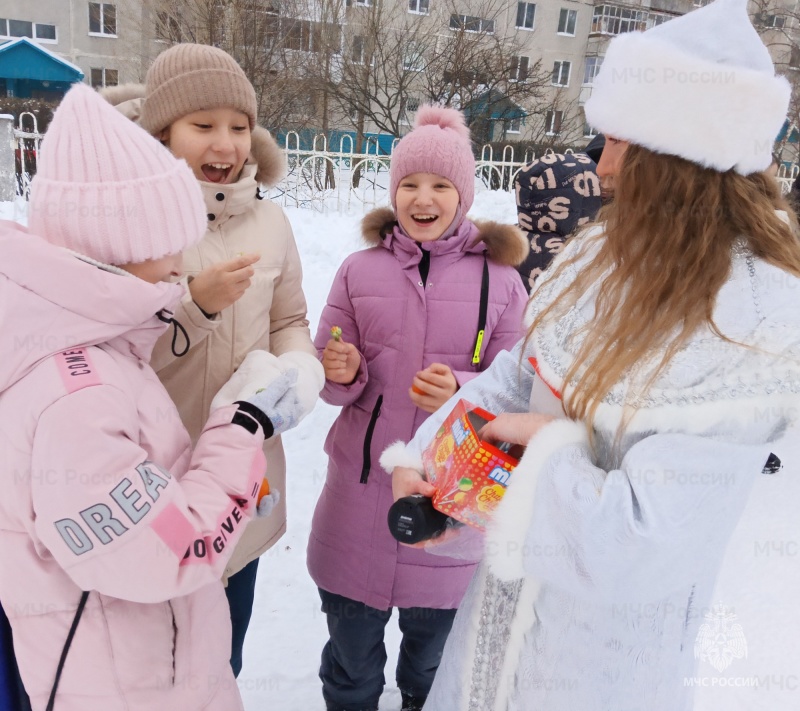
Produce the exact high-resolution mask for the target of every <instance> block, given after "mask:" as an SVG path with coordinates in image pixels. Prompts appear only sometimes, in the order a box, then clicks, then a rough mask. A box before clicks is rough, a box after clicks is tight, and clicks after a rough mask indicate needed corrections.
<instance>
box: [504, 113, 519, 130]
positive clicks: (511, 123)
mask: <svg viewBox="0 0 800 711" xmlns="http://www.w3.org/2000/svg"><path fill="white" fill-rule="evenodd" d="M521 127H522V118H521V117H519V116H518V117H517V118H512V119H509V120H508V121H506V133H519V132H520V130H521Z"/></svg>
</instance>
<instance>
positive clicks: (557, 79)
mask: <svg viewBox="0 0 800 711" xmlns="http://www.w3.org/2000/svg"><path fill="white" fill-rule="evenodd" d="M571 69H572V63H571V62H554V63H553V77H552V80H551V84H552V85H553V86H569V74H570V70H571Z"/></svg>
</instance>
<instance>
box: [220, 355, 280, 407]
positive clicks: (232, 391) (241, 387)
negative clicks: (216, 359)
mask: <svg viewBox="0 0 800 711" xmlns="http://www.w3.org/2000/svg"><path fill="white" fill-rule="evenodd" d="M284 370H285V368H283V367H282V366H281V363H280V362H279V361H278V359H277V357H275V356H274V355H272V353H268V352H267V351H261V350H256V351H250V352H249V353H248V354H247V356H246V357H245V359H244V360H243V361H242V364H241V365H240V366H239V367H238V368H237V369H236V372H235V373H234V374H233V375H232V376H231V377H230V379H229V380H228V382H227V383H225V385H223V386H222V387H221V388H220V391H219V392H218V393H217V394H216V396H215V397H214V399H213V400H212V401H211V411H212V412H213V411H214V410H216V409H218V408H220V407H225V406H226V405H230V404H232V403H234V402H236V401H237V400H246V399H247V398H249V397H251V396H252V395H254V394H255V393H256V391H257V390H259V389H261V388H266V387H267V386H268V385H269V384H270V383H271V382H272V381H273V380H275V379H276V378H278V377H280V375H281V373H283V372H284Z"/></svg>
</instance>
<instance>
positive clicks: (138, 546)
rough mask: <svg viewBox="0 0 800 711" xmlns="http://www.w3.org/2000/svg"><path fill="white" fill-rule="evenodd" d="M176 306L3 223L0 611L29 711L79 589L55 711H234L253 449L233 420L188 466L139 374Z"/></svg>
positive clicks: (251, 429) (168, 406)
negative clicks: (240, 561)
mask: <svg viewBox="0 0 800 711" xmlns="http://www.w3.org/2000/svg"><path fill="white" fill-rule="evenodd" d="M182 292H183V289H182V287H180V286H178V285H174V284H158V285H152V284H149V283H147V282H144V281H142V280H140V279H137V278H135V277H131V276H127V275H121V274H117V273H112V272H110V271H107V270H103V269H100V268H98V267H96V266H92V265H90V264H87V263H85V262H84V261H82V260H79V259H78V258H77V257H76V256H73V255H72V254H70V253H69V252H67V251H66V250H62V249H60V248H56V247H53V246H51V245H50V244H48V243H46V242H45V241H44V240H42V239H40V238H39V237H37V236H35V235H31V234H29V233H27V232H26V230H25V229H24V228H22V227H20V226H18V225H15V224H13V223H9V222H0V333H1V334H2V336H1V337H0V338H2V358H0V602H2V605H3V608H4V609H5V611H6V614H7V615H8V617H9V619H10V621H11V625H12V628H13V634H14V644H15V650H16V655H17V658H18V661H19V665H20V670H21V674H22V678H23V682H24V684H25V687H26V688H27V691H28V693H29V694H30V696H31V700H32V703H33V708H34V710H35V711H39V710H41V709H44V708H45V705H46V703H47V698H48V696H49V693H50V689H51V687H52V684H53V679H54V676H55V673H56V667H57V664H58V659H59V657H60V654H61V650H62V648H63V646H64V642H65V640H66V637H67V633H68V630H69V627H70V624H71V623H72V620H73V618H74V616H75V611H76V608H77V605H78V601H79V599H80V597H81V591H82V590H88V591H90V593H89V597H88V602H87V605H86V609H85V610H84V613H83V615H82V617H81V619H80V622H79V624H78V628H77V633H76V635H75V638H74V641H73V643H72V646H71V648H70V650H69V655H68V657H67V661H66V665H65V667H64V671H63V675H62V678H61V682H60V686H59V691H58V696H57V698H56V703H55V708H56V710H57V711H95V710H96V711H123V710H124V711H157V710H158V711H162V710H163V711H184V710H185V711H199V710H200V709H206V710H208V711H211V710H213V711H217V710H219V711H231V710H232V709H233V710H235V709H241V708H242V704H241V699H240V696H239V692H238V689H237V687H236V683H235V680H234V678H233V675H232V672H231V669H230V665H229V662H228V658H229V656H230V622H229V612H228V605H227V603H226V600H225V595H224V591H223V587H222V584H221V582H220V576H221V575H222V571H223V569H224V568H225V565H226V562H227V560H228V558H229V556H230V554H231V552H232V551H233V548H234V546H235V544H236V542H237V540H238V539H239V537H240V535H241V533H242V531H243V530H244V527H245V524H246V523H247V521H248V520H249V519H250V517H251V514H252V511H253V508H254V507H253V500H254V497H255V494H256V492H257V489H258V485H259V483H260V480H261V478H262V477H263V475H264V466H265V460H264V455H263V453H262V444H263V441H264V439H263V434H262V431H261V429H260V427H258V426H257V425H255V420H252V419H250V418H248V416H247V415H245V414H244V413H238V412H237V408H236V407H235V406H230V407H227V408H223V409H220V410H217V411H216V412H214V413H213V415H212V416H211V418H210V419H209V422H208V424H207V425H206V426H205V429H204V431H203V434H202V435H201V436H200V438H199V441H198V442H197V446H196V448H195V450H194V452H192V451H191V448H190V442H189V437H188V435H187V433H186V431H185V430H184V428H183V426H182V425H181V421H180V417H179V416H178V413H177V411H176V409H175V406H174V405H173V404H172V401H171V400H170V398H169V396H168V395H167V393H166V391H165V390H164V388H163V386H162V385H161V383H160V382H159V380H158V378H157V377H156V375H155V374H154V373H153V371H152V370H151V368H150V366H149V365H148V360H149V357H150V352H151V350H152V348H153V344H154V343H155V341H156V339H157V338H158V336H159V335H161V333H162V332H163V331H164V328H165V327H166V326H165V324H164V323H162V321H161V320H159V318H158V317H157V316H156V314H157V313H158V312H160V311H161V310H162V309H169V308H170V306H174V304H175V303H177V301H178V300H179V299H180V297H181V295H182ZM234 417H235V418H236V422H234V421H233V420H234ZM242 418H245V423H244V424H246V425H247V426H239V423H240V422H241V420H242Z"/></svg>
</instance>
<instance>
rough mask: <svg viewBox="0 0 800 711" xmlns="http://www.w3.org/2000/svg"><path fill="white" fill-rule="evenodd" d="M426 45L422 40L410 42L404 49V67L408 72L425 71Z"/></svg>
mask: <svg viewBox="0 0 800 711" xmlns="http://www.w3.org/2000/svg"><path fill="white" fill-rule="evenodd" d="M423 53H424V47H423V45H422V43H421V42H409V43H408V44H407V45H406V46H405V48H404V49H403V69H404V70H405V71H407V72H423V71H425V57H424V56H423Z"/></svg>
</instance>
